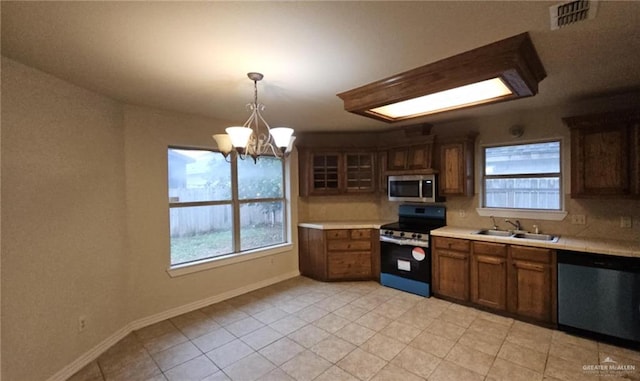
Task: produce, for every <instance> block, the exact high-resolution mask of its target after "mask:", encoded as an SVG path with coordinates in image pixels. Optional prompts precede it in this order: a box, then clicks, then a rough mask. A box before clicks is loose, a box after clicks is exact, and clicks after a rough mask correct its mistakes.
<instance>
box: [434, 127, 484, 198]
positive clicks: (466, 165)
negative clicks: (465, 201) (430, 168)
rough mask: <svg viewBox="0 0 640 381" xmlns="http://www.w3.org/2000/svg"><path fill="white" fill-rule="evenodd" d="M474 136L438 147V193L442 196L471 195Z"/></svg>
mask: <svg viewBox="0 0 640 381" xmlns="http://www.w3.org/2000/svg"><path fill="white" fill-rule="evenodd" d="M474 140H475V137H474V136H469V137H467V138H465V139H463V140H460V141H456V142H450V143H446V144H443V145H441V146H440V193H441V194H442V195H443V196H454V195H456V196H472V195H473V191H474V190H473V170H474V168H473V162H474V160H473V159H474V157H473V145H474Z"/></svg>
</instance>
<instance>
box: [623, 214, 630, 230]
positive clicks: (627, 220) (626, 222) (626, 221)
mask: <svg viewBox="0 0 640 381" xmlns="http://www.w3.org/2000/svg"><path fill="white" fill-rule="evenodd" d="M620 227H621V228H626V229H630V228H631V217H629V216H622V217H620Z"/></svg>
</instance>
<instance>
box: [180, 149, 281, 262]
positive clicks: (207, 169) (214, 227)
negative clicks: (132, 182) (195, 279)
mask: <svg viewBox="0 0 640 381" xmlns="http://www.w3.org/2000/svg"><path fill="white" fill-rule="evenodd" d="M229 157H230V158H231V159H230V162H228V161H226V160H225V158H224V156H223V155H222V154H221V153H219V152H214V151H209V150H198V149H183V148H169V150H168V167H169V177H168V179H169V184H168V188H169V225H170V237H171V265H172V266H175V265H182V264H187V263H190V262H195V261H201V260H203V259H211V258H216V257H220V256H225V255H229V254H234V253H242V252H246V251H248V250H253V249H259V248H265V247H269V246H273V245H278V244H282V243H285V241H286V234H285V228H286V226H285V215H286V214H285V206H286V202H285V201H286V200H285V196H284V163H283V161H282V160H279V159H277V158H275V157H270V156H261V157H260V158H259V159H258V161H257V163H254V162H253V160H251V159H247V160H237V159H236V158H235V156H234V155H232V156H229Z"/></svg>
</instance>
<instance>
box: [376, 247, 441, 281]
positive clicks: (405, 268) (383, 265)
mask: <svg viewBox="0 0 640 381" xmlns="http://www.w3.org/2000/svg"><path fill="white" fill-rule="evenodd" d="M425 246H427V245H425ZM380 272H381V273H386V274H391V275H396V276H399V277H402V278H406V279H412V280H415V281H418V282H423V283H431V253H430V251H429V248H428V247H423V246H414V245H400V244H397V243H392V242H385V241H380Z"/></svg>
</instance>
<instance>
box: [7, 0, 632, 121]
mask: <svg viewBox="0 0 640 381" xmlns="http://www.w3.org/2000/svg"><path fill="white" fill-rule="evenodd" d="M556 3H557V2H556V1H553V2H543V1H526V2H522V1H505V2H484V1H469V2H462V1H458V2H454V1H442V2H435V1H434V2H431V1H423V2H397V1H393V2H382V1H375V2H180V1H176V2H73V1H71V2H57V1H43V2H26V1H16V2H12V1H2V3H1V9H0V11H1V13H2V20H1V21H2V24H1V27H2V54H3V55H4V56H7V57H9V58H12V59H14V60H16V61H19V62H22V63H24V64H26V65H29V66H32V67H35V68H38V69H40V70H43V71H45V72H48V73H50V74H53V75H55V76H57V77H59V78H62V79H64V80H67V81H69V82H71V83H74V84H77V85H79V86H82V87H84V88H87V89H90V90H93V91H96V92H99V93H101V94H104V95H107V96H109V97H111V98H114V99H117V100H120V101H122V102H126V103H131V104H138V105H147V106H152V107H158V108H162V109H168V110H174V111H180V112H186V113H192V114H197V115H202V116H208V117H214V118H216V119H221V120H224V121H233V122H235V123H242V122H244V120H245V119H246V118H247V117H248V113H247V111H246V109H245V104H246V103H248V102H250V101H251V100H252V97H253V89H252V87H253V83H252V82H251V81H250V80H249V79H248V78H247V77H246V73H247V72H249V71H259V72H262V73H263V74H264V80H263V81H262V82H260V83H259V85H258V92H259V100H260V101H261V102H262V103H264V104H265V105H266V107H267V108H266V110H265V113H264V116H265V118H266V119H267V121H268V122H269V124H271V125H272V126H277V125H285V126H290V127H293V128H295V129H296V130H303V131H320V130H350V131H354V130H369V129H382V128H389V127H390V125H389V124H387V123H384V122H379V121H375V120H372V119H369V118H365V117H362V116H358V115H354V114H350V113H348V112H346V111H344V109H343V104H342V101H341V100H340V99H339V98H338V97H337V96H336V94H337V93H339V92H343V91H346V90H350V89H352V88H355V87H358V86H361V85H365V84H368V83H370V82H373V81H375V80H379V79H382V78H385V77H388V76H391V75H394V74H397V73H400V72H403V71H406V70H409V69H412V68H415V67H418V66H422V65H425V64H427V63H430V62H434V61H437V60H440V59H443V58H447V57H450V56H452V55H455V54H458V53H462V52H464V51H467V50H470V49H473V48H476V47H479V46H482V45H485V44H488V43H491V42H494V41H497V40H501V39H504V38H507V37H510V36H513V35H516V34H519V33H522V32H529V33H530V35H531V38H532V40H533V43H534V45H535V47H536V49H537V51H538V54H539V56H540V59H541V61H542V63H543V65H544V67H545V69H546V71H547V78H545V79H544V80H543V81H542V82H541V83H540V91H539V94H538V95H536V96H534V97H532V98H526V99H520V100H515V101H512V102H506V103H501V104H496V105H487V106H480V107H476V108H473V109H470V110H458V111H451V112H448V113H444V114H440V115H433V116H429V117H426V118H423V120H420V121H428V122H434V123H438V122H445V121H452V120H456V119H460V118H470V117H478V116H484V115H495V114H499V113H505V112H513V111H521V110H526V109H532V108H539V107H544V106H551V105H558V104H563V103H567V102H574V101H577V100H581V99H585V98H589V97H593V96H602V95H606V94H617V93H623V92H629V91H639V89H640V69H639V68H640V1H630V2H617V1H616V2H613V1H600V2H599V3H598V12H597V16H596V18H595V19H593V20H587V21H584V22H580V23H577V24H574V25H570V26H567V27H565V28H562V29H560V30H556V31H552V30H550V27H549V6H550V5H553V4H556ZM414 123H415V122H414ZM403 124H408V123H406V122H405V123H403Z"/></svg>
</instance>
